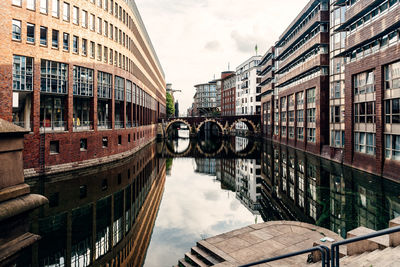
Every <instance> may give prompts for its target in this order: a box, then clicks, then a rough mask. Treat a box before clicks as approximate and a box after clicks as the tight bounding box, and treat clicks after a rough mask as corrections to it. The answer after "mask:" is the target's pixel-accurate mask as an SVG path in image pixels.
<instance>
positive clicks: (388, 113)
mask: <svg viewBox="0 0 400 267" xmlns="http://www.w3.org/2000/svg"><path fill="white" fill-rule="evenodd" d="M385 123H387V124H395V123H396V124H397V123H400V98H396V99H389V100H386V101H385Z"/></svg>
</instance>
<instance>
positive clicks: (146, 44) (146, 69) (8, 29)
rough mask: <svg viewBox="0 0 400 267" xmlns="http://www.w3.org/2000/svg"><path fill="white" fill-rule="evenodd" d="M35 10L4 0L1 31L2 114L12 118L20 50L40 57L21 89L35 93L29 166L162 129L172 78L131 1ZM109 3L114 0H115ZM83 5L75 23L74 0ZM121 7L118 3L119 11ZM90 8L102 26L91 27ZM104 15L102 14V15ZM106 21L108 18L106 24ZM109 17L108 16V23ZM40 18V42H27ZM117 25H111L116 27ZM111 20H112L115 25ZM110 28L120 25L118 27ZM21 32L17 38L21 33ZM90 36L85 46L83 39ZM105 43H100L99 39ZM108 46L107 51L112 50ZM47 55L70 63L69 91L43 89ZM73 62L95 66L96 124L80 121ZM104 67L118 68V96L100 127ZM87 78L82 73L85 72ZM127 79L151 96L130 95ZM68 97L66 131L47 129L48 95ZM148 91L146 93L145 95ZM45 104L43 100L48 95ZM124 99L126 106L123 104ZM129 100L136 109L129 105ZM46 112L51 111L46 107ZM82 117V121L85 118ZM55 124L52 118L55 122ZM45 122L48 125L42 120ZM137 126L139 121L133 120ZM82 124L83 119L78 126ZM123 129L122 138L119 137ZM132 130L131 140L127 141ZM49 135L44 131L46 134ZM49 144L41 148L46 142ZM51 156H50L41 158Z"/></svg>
mask: <svg viewBox="0 0 400 267" xmlns="http://www.w3.org/2000/svg"><path fill="white" fill-rule="evenodd" d="M35 2H36V5H35V10H30V9H29V8H28V7H27V6H26V5H27V3H26V1H22V6H21V7H20V6H14V5H12V1H11V0H6V1H2V2H1V3H0V8H1V10H2V13H1V15H0V17H1V20H0V21H1V24H2V25H1V26H2V27H1V28H0V36H1V37H2V39H3V41H2V42H1V43H0V56H1V62H0V64H1V66H0V78H1V79H0V117H1V118H3V119H6V120H8V121H13V120H14V118H13V97H14V96H13V75H12V74H13V64H14V63H15V62H14V56H15V55H16V56H23V57H27V58H28V57H29V58H33V90H32V91H19V90H14V93H18V94H20V96H21V92H22V94H28V95H30V96H31V102H32V103H31V109H30V112H29V113H30V118H26V119H25V120H26V121H30V127H29V128H30V130H31V132H30V133H29V134H27V135H26V137H25V149H24V164H25V166H24V167H25V169H31V168H34V169H38V168H40V167H43V166H41V165H43V164H45V165H46V166H52V165H58V164H64V163H68V162H80V161H85V160H89V159H94V158H98V159H99V160H100V161H101V159H100V158H102V157H106V156H109V155H113V154H119V153H122V152H126V151H129V150H132V149H133V148H135V147H137V146H138V145H139V143H140V144H142V143H143V142H149V141H150V140H152V139H153V138H154V137H155V136H156V134H157V133H156V124H157V123H158V121H159V119H160V118H162V117H164V116H165V81H164V74H163V71H162V69H161V66H160V65H159V63H158V59H157V55H156V54H155V52H154V49H153V48H152V45H151V43H150V41H149V39H148V36H147V33H146V30H145V28H144V27H143V26H142V22H141V18H140V15H138V13H137V11H136V9H135V8H132V7H131V6H129V5H128V3H126V2H125V1H114V2H113V5H114V6H113V7H111V6H107V9H106V7H105V6H102V7H99V6H98V5H97V1H96V3H95V4H94V3H91V2H89V1H78V0H70V1H60V9H59V15H58V17H55V16H54V15H53V13H52V2H51V1H47V2H48V9H47V14H46V13H44V12H43V10H41V9H40V5H39V4H40V3H39V1H35ZM64 2H66V3H69V5H70V10H69V14H70V18H69V21H66V20H65V19H64V18H63V11H64V10H63V4H64ZM108 3H109V4H110V1H108ZM75 7H76V8H78V10H79V11H78V14H79V22H78V24H75V23H73V8H75ZM116 10H118V11H117V12H116ZM84 11H86V12H87V21H86V27H85V26H84V25H83V16H84V15H83V12H84ZM91 15H94V16H95V20H94V22H95V27H94V28H95V29H94V31H93V30H91V29H90V27H89V25H90V20H91ZM13 19H14V20H18V21H20V22H21V32H20V33H21V34H20V36H21V38H20V40H15V38H14V39H13V37H12V31H13V27H12V21H13ZM99 19H101V20H99ZM99 21H100V22H101V23H102V24H101V27H100V29H99ZM106 22H107V24H106ZM28 23H30V24H34V25H35V28H34V42H28V39H27V34H28V32H27V26H28ZM41 26H43V27H47V41H46V42H47V44H46V45H43V44H41V38H40V27H41ZM109 26H110V27H109ZM111 26H112V27H111ZM53 30H57V31H58V43H57V46H58V48H55V47H53V43H52V33H53ZM111 32H113V33H112V34H111ZM64 33H68V34H69V40H68V50H65V49H63V48H64V47H63V45H64V43H63V34H64ZM73 37H77V38H78V46H77V47H78V52H77V53H76V52H73V41H72V39H73ZM17 39H18V38H17ZM85 40H86V42H87V43H86V53H84V50H83V42H84V41H85ZM91 42H93V43H94V47H95V53H94V57H91ZM99 46H100V47H101V49H98V47H99ZM105 51H107V53H105ZM43 60H49V61H54V62H60V63H64V64H67V69H68V79H67V94H63V95H60V94H54V93H50V94H49V93H46V94H45V93H43V92H42V91H41V73H42V67H41V63H42V62H43ZM74 66H79V67H84V68H88V69H91V70H93V77H92V86H93V89H92V90H93V94H92V96H90V97H89V98H87V97H86V98H83V99H88V101H89V106H90V108H89V110H90V111H89V117H88V118H89V121H90V126H89V129H86V130H85V129H77V127H76V126H77V125H78V126H80V123H79V122H76V121H75V120H74V117H75V116H76V115H75V111H74V101H76V99H77V98H78V97H77V96H76V95H75V93H74V75H73V73H74ZM99 71H101V72H105V73H109V74H111V75H112V76H111V77H112V78H111V85H112V88H111V97H110V99H109V100H108V103H109V107H108V108H109V114H108V117H109V123H110V126H109V127H107V128H108V129H99V127H98V125H99V121H100V120H99V118H98V112H99V110H98V103H99V98H98V95H97V91H98V87H97V86H98V79H97V75H98V73H99ZM116 76H118V77H121V78H123V79H124V80H123V86H124V93H123V94H124V97H123V99H124V100H123V101H121V102H120V103H121V107H120V108H121V110H120V114H122V115H123V116H122V117H121V118H120V119H119V120H121V123H122V124H123V125H122V127H121V129H119V128H120V127H117V124H116V99H115V95H116V93H115V87H114V86H115V79H116ZM80 78H82V77H80ZM128 81H130V82H132V83H133V86H134V89H136V90H138V92H139V90H140V92H143V95H144V96H145V97H146V100H147V102H146V103H145V102H144V100H141V99H139V96H136V95H132V101H131V102H128V99H127V98H128V95H127V91H126V89H127V85H128ZM45 95H47V96H55V97H61V98H62V99H64V100H62V101H64V102H63V103H62V107H63V109H64V111H63V116H62V118H61V119H62V120H63V121H64V122H65V126H64V127H65V129H64V130H62V131H54V130H52V131H48V130H47V129H43V128H46V124H47V123H48V122H47V121H46V122H45V121H44V119H43V121H41V103H40V102H41V96H42V97H43V96H45ZM143 99H144V97H143ZM42 105H44V103H42ZM122 105H123V107H122ZM127 107H128V108H129V109H127ZM42 116H44V115H43V114H42ZM82 123H83V121H82ZM52 124H53V122H52ZM42 126H43V127H42ZM133 126H136V127H133ZM78 128H79V127H78ZM119 136H121V137H120V140H121V144H118V142H119ZM128 136H130V142H128ZM41 137H42V138H41ZM103 137H108V146H107V147H105V148H103ZM82 139H83V140H86V141H87V149H83V150H82V149H81V147H80V143H81V140H82ZM51 141H58V142H59V153H50V142H51ZM41 149H42V150H43V151H44V155H43V156H41V152H40V150H41ZM41 161H44V162H41Z"/></svg>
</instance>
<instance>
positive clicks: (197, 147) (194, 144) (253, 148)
mask: <svg viewBox="0 0 400 267" xmlns="http://www.w3.org/2000/svg"><path fill="white" fill-rule="evenodd" d="M214 143H215V142H214ZM158 145H160V146H162V147H160V148H158V149H157V151H159V156H161V157H167V158H186V157H187V158H223V159H237V158H246V159H257V158H259V155H260V146H259V144H258V143H257V142H254V141H250V142H249V143H248V144H247V146H246V147H245V148H243V149H242V150H240V151H236V149H235V147H234V146H233V145H232V142H230V141H229V140H221V141H220V142H218V143H217V144H215V145H214V146H212V147H208V146H207V144H206V143H205V141H201V140H192V141H191V142H189V145H188V146H187V148H186V149H184V150H183V151H181V152H175V150H174V148H173V144H171V142H169V141H166V142H163V143H159V144H158Z"/></svg>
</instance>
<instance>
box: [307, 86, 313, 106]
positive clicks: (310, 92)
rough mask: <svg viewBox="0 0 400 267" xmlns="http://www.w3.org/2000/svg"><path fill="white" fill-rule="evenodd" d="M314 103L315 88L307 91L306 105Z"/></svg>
mask: <svg viewBox="0 0 400 267" xmlns="http://www.w3.org/2000/svg"><path fill="white" fill-rule="evenodd" d="M310 103H315V88H312V89H308V90H307V104H310Z"/></svg>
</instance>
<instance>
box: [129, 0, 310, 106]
mask: <svg viewBox="0 0 400 267" xmlns="http://www.w3.org/2000/svg"><path fill="white" fill-rule="evenodd" d="M307 2H308V0H285V1H278V0H247V1H238V0H214V1H211V0H136V3H137V6H138V8H139V11H140V12H141V15H142V17H143V21H144V23H145V25H146V27H147V30H148V32H149V35H150V37H151V39H152V42H153V45H154V47H155V50H156V52H157V54H158V57H159V58H160V61H161V64H162V66H163V69H164V72H165V74H166V81H167V82H168V83H172V84H173V87H174V88H175V89H180V90H182V93H177V94H176V95H175V98H176V99H178V100H179V103H180V111H181V112H186V109H187V108H188V107H189V106H190V105H191V103H192V100H193V95H194V93H195V90H194V87H193V86H194V85H195V84H199V83H203V82H208V81H210V80H212V79H213V77H214V75H216V77H219V76H220V73H221V72H222V71H225V70H227V66H228V63H230V66H231V70H233V69H234V68H236V66H237V65H239V64H241V63H242V62H243V61H245V60H246V59H247V58H249V57H250V56H251V55H253V54H254V53H255V51H254V47H255V45H256V44H257V45H258V51H259V53H260V54H261V53H264V52H266V50H267V49H268V48H269V47H270V46H271V45H273V44H274V43H275V41H277V39H278V37H279V35H280V34H281V33H282V32H283V31H284V30H285V29H286V28H287V26H289V24H290V23H291V22H292V20H293V19H294V18H295V17H296V16H297V14H298V13H299V12H300V11H301V10H302V8H303V7H304V6H305V5H306V4H307Z"/></svg>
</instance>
